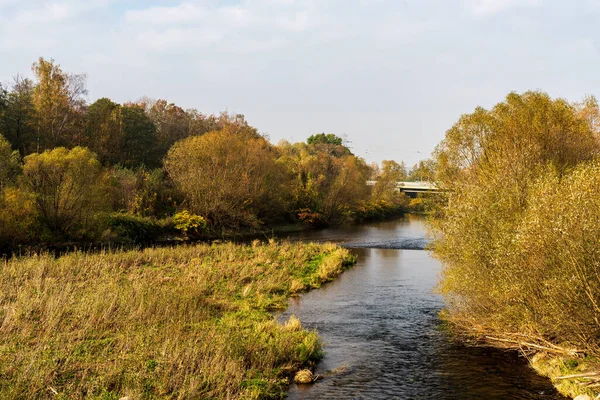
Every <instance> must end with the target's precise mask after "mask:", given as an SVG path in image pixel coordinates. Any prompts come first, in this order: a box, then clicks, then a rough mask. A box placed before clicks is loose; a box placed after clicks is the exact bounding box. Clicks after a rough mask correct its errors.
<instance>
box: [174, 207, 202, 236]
mask: <svg viewBox="0 0 600 400" xmlns="http://www.w3.org/2000/svg"><path fill="white" fill-rule="evenodd" d="M173 224H174V227H175V229H177V230H179V231H181V233H183V235H184V236H185V237H187V236H188V234H192V235H194V234H195V235H197V234H200V233H203V232H205V231H206V228H207V225H206V220H205V219H204V218H202V217H201V216H199V215H194V214H190V213H189V211H187V210H184V211H181V212H178V213H177V214H175V215H174V216H173Z"/></svg>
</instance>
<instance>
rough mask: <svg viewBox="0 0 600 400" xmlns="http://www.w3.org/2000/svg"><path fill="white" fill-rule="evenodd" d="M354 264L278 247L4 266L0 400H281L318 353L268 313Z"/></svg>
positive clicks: (113, 254)
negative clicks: (296, 374) (297, 374)
mask: <svg viewBox="0 0 600 400" xmlns="http://www.w3.org/2000/svg"><path fill="white" fill-rule="evenodd" d="M353 262H354V258H353V256H351V255H350V253H349V252H348V251H347V250H345V249H342V248H340V247H337V246H335V245H332V244H292V243H285V242H284V243H276V242H275V241H270V242H269V243H259V242H257V241H256V242H253V243H252V244H248V245H236V244H231V243H225V244H213V245H208V244H200V245H193V246H180V247H175V248H151V249H144V250H138V251H134V250H132V251H108V250H107V251H104V252H100V253H95V254H92V253H82V252H74V253H70V254H67V255H63V256H61V257H53V256H52V255H49V254H42V255H32V256H26V257H16V258H12V259H5V260H4V261H2V262H1V263H0V398H22V399H48V398H55V399H83V398H86V399H104V400H109V399H120V398H122V397H128V398H130V399H158V398H160V399H163V398H166V399H198V398H203V399H236V398H243V399H256V398H282V397H284V396H285V391H286V389H287V386H288V384H289V379H290V377H291V376H293V374H294V372H296V371H297V370H298V369H300V368H305V367H310V366H311V365H313V363H314V362H315V361H317V360H318V359H319V358H320V357H321V356H322V349H321V343H320V341H319V338H318V336H317V334H316V332H314V331H308V330H305V329H303V328H302V325H301V323H300V321H299V320H298V319H296V318H295V317H291V318H290V319H289V320H288V321H286V322H284V323H279V322H277V321H276V319H275V317H274V316H273V313H272V312H273V311H274V310H281V309H285V308H286V304H287V300H288V298H289V297H290V296H292V295H295V294H297V293H300V292H303V291H306V290H309V289H311V288H316V287H319V286H320V285H321V284H322V283H324V282H327V281H329V280H331V279H333V278H334V277H335V276H337V275H338V274H339V273H341V272H342V271H343V270H344V269H346V268H348V267H349V266H350V265H352V264H353Z"/></svg>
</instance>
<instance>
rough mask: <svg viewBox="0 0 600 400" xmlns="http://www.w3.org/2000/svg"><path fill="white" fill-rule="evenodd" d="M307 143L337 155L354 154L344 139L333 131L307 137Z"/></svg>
mask: <svg viewBox="0 0 600 400" xmlns="http://www.w3.org/2000/svg"><path fill="white" fill-rule="evenodd" d="M306 143H307V144H308V145H310V146H312V147H314V148H315V149H318V150H319V151H322V152H327V153H329V154H331V155H332V156H335V157H342V156H345V155H352V152H351V151H350V149H349V148H348V147H346V146H344V141H343V139H342V138H341V137H338V136H336V135H334V134H333V133H328V134H325V133H319V134H316V135H312V136H310V137H309V138H308V139H306Z"/></svg>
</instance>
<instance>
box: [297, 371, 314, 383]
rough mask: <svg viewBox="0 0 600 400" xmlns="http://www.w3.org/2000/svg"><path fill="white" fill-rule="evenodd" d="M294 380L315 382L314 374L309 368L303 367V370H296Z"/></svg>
mask: <svg viewBox="0 0 600 400" xmlns="http://www.w3.org/2000/svg"><path fill="white" fill-rule="evenodd" d="M294 382H296V383H312V382H313V374H312V372H310V370H309V369H303V370H301V371H298V372H296V375H295V376H294Z"/></svg>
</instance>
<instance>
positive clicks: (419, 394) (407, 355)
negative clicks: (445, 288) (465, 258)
mask: <svg viewBox="0 0 600 400" xmlns="http://www.w3.org/2000/svg"><path fill="white" fill-rule="evenodd" d="M410 235H413V239H416V240H417V241H418V240H420V241H422V242H424V227H423V224H422V222H421V221H420V220H419V219H412V220H400V221H396V222H386V223H378V224H372V225H368V226H362V227H352V228H344V229H340V230H327V231H320V232H317V233H315V234H314V237H312V238H309V237H306V236H305V239H314V240H336V241H338V242H343V243H344V244H345V245H347V246H350V245H352V247H354V249H353V250H352V251H353V252H355V254H356V255H357V256H358V260H359V262H358V264H357V265H356V266H355V267H354V268H353V269H351V270H349V271H347V272H345V273H344V274H343V275H342V276H341V277H339V278H338V279H336V280H335V281H334V282H332V283H330V284H328V285H325V286H324V287H323V288H321V289H319V290H315V291H313V292H310V293H307V294H305V295H303V296H302V297H300V298H297V299H293V300H291V301H290V307H289V309H288V310H287V311H286V312H285V313H284V314H283V315H281V318H287V316H289V315H291V314H295V315H297V316H298V317H299V318H300V319H301V320H302V322H303V324H304V326H305V327H308V328H310V329H317V330H318V332H319V334H320V335H321V337H322V338H323V340H324V342H325V351H326V356H325V358H324V359H323V361H322V362H321V363H320V364H319V366H318V368H317V371H316V372H317V373H318V374H321V375H325V378H324V379H323V380H321V381H319V382H317V383H316V384H314V385H311V386H306V385H292V387H291V389H290V392H289V398H290V399H332V398H333V399H390V398H397V399H562V397H560V396H558V395H557V394H556V393H555V391H554V390H553V388H552V386H551V385H550V383H549V382H548V381H547V380H546V379H543V378H540V377H538V376H537V375H536V374H535V373H534V372H533V371H532V370H530V369H529V367H528V366H527V363H526V362H525V360H523V359H521V358H519V357H518V356H517V355H516V354H515V353H512V352H503V351H499V350H493V349H482V348H468V347H464V346H460V345H458V344H456V343H453V342H451V341H450V340H448V338H447V337H446V336H445V334H444V333H443V332H442V331H440V330H439V329H438V327H439V319H438V317H437V313H438V311H439V310H440V308H441V307H442V305H443V303H442V299H441V298H440V297H439V296H437V295H435V294H433V292H432V288H433V287H434V286H435V283H436V281H437V273H438V271H439V268H440V266H439V264H438V262H437V261H435V260H434V259H432V258H431V257H430V256H429V254H428V253H427V252H425V251H421V250H395V249H390V248H387V247H386V246H383V245H384V244H386V243H387V244H389V243H393V241H394V240H398V239H397V238H410ZM369 243H370V244H375V245H376V246H375V247H378V248H367V247H368V246H366V244H369ZM378 244H379V246H377V245H378ZM340 367H344V368H343V371H341V372H339V373H337V374H329V373H328V372H327V371H330V370H334V369H336V368H340Z"/></svg>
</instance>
